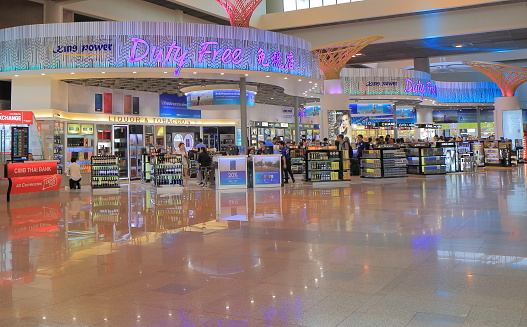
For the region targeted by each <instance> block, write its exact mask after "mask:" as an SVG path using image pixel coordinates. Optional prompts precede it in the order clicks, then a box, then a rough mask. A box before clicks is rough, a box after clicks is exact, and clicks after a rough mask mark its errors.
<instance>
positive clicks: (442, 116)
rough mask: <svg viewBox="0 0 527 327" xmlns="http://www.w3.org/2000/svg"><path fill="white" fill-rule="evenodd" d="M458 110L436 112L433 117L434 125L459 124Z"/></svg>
mask: <svg viewBox="0 0 527 327" xmlns="http://www.w3.org/2000/svg"><path fill="white" fill-rule="evenodd" d="M457 113H458V111H457V110H434V111H433V113H432V115H433V119H434V124H452V123H457V122H458V121H457Z"/></svg>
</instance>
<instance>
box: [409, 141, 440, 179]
mask: <svg viewBox="0 0 527 327" xmlns="http://www.w3.org/2000/svg"><path fill="white" fill-rule="evenodd" d="M412 146H413V147H411V148H407V149H405V151H406V155H407V156H408V173H409V174H419V175H439V174H446V173H447V167H446V156H445V155H444V152H443V149H442V148H430V147H424V146H422V145H420V144H416V145H413V144H412Z"/></svg>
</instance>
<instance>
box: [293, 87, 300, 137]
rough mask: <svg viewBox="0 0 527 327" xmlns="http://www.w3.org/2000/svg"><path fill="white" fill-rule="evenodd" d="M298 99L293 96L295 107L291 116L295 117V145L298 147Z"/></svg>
mask: <svg viewBox="0 0 527 327" xmlns="http://www.w3.org/2000/svg"><path fill="white" fill-rule="evenodd" d="M298 109H299V104H298V97H297V96H295V107H294V108H293V115H294V117H295V139H294V140H295V143H296V144H297V145H298V144H299V143H300V117H299V116H298Z"/></svg>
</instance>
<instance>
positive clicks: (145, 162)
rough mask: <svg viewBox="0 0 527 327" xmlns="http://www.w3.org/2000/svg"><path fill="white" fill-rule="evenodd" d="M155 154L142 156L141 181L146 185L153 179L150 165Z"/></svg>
mask: <svg viewBox="0 0 527 327" xmlns="http://www.w3.org/2000/svg"><path fill="white" fill-rule="evenodd" d="M154 155H155V154H151V155H150V154H142V155H141V165H142V169H141V180H142V181H143V182H146V183H150V180H151V178H152V176H151V175H152V165H151V164H150V160H151V158H152V157H153V156H154Z"/></svg>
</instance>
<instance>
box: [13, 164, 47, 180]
mask: <svg viewBox="0 0 527 327" xmlns="http://www.w3.org/2000/svg"><path fill="white" fill-rule="evenodd" d="M56 173H57V163H56V162H54V161H50V162H46V161H43V162H39V161H35V162H25V163H14V164H8V165H7V177H8V178H13V177H26V176H41V175H55V174H56Z"/></svg>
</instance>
